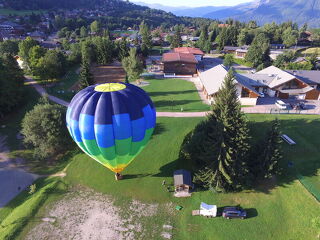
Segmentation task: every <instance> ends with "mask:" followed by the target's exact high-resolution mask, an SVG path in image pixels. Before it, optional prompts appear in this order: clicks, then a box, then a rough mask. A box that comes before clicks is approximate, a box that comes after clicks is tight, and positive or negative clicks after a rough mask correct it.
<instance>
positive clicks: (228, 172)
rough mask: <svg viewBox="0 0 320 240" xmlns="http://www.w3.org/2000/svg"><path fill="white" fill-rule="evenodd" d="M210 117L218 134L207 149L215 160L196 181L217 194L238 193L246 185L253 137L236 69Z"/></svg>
mask: <svg viewBox="0 0 320 240" xmlns="http://www.w3.org/2000/svg"><path fill="white" fill-rule="evenodd" d="M210 118H211V121H210V123H211V124H212V125H214V126H215V127H214V131H208V134H209V135H210V134H211V137H208V142H207V143H206V146H205V148H206V149H207V150H206V151H207V152H208V153H209V154H211V156H212V153H213V155H214V157H213V158H211V160H210V162H211V163H209V164H206V166H205V167H203V168H202V169H201V170H200V171H199V172H198V173H196V177H195V178H196V180H199V181H200V182H202V183H203V184H204V185H205V186H207V187H210V188H212V189H214V190H216V191H232V190H237V189H239V188H241V186H242V185H243V184H245V182H246V176H247V173H248V167H247V154H248V151H249V149H250V146H249V138H250V137H249V130H248V127H247V121H246V119H245V117H244V115H243V113H242V112H241V104H240V102H239V100H238V95H237V89H236V85H235V83H234V74H233V70H232V69H231V70H230V71H229V72H228V75H227V76H226V78H225V80H224V83H223V86H222V87H221V89H220V90H219V92H218V94H217V96H216V98H215V103H214V104H213V106H212V113H211V116H210ZM211 127H212V126H211Z"/></svg>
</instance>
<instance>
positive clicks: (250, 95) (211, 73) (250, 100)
mask: <svg viewBox="0 0 320 240" xmlns="http://www.w3.org/2000/svg"><path fill="white" fill-rule="evenodd" d="M227 74H228V70H227V69H226V68H225V67H224V66H223V65H218V66H216V67H213V68H211V69H209V70H207V71H204V72H201V73H200V74H199V79H200V84H201V86H202V89H203V92H204V94H205V96H206V98H207V100H208V101H209V102H210V103H213V102H214V97H215V96H216V94H217V93H218V92H219V89H220V88H221V86H222V83H223V81H224V79H225V77H226V76H227ZM235 82H236V88H237V94H238V96H239V100H240V102H241V104H242V105H256V103H257V100H258V97H259V96H260V93H259V92H258V91H257V90H256V89H255V87H253V86H252V83H250V81H249V80H247V79H246V78H241V77H240V76H239V75H238V74H236V77H235Z"/></svg>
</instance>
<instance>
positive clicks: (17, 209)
mask: <svg viewBox="0 0 320 240" xmlns="http://www.w3.org/2000/svg"><path fill="white" fill-rule="evenodd" d="M35 184H36V186H37V190H36V192H35V193H34V194H32V195H30V194H28V192H27V190H26V191H23V192H22V193H21V194H19V195H18V196H17V197H16V198H14V199H13V200H12V201H11V202H10V203H9V204H8V205H7V206H6V207H4V208H1V209H0V221H1V225H0V239H16V237H17V236H18V235H19V233H20V232H21V231H22V229H23V228H24V227H25V225H26V224H27V223H28V222H29V221H30V220H31V219H32V217H33V216H34V215H35V214H36V213H37V211H38V210H39V209H40V208H41V206H42V205H43V204H44V203H45V202H46V201H50V200H52V199H55V198H56V197H57V195H59V194H61V191H63V190H65V185H64V184H63V183H62V182H61V181H59V180H58V179H57V178H47V179H43V178H42V179H39V180H37V181H36V182H35Z"/></svg>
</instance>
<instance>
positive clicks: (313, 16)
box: [203, 0, 320, 27]
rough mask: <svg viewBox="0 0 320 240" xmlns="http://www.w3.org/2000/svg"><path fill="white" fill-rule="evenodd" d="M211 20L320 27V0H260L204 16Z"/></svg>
mask: <svg viewBox="0 0 320 240" xmlns="http://www.w3.org/2000/svg"><path fill="white" fill-rule="evenodd" d="M203 17H207V18H211V19H221V20H225V19H227V18H234V19H236V20H239V21H244V22H248V21H250V20H255V21H257V22H258V23H259V24H265V23H268V22H276V23H280V22H285V21H293V22H297V23H298V24H299V25H302V24H304V23H308V25H309V26H310V27H320V0H258V1H255V2H251V3H247V4H242V5H237V6H234V7H230V8H226V9H222V10H218V11H213V12H211V13H207V14H205V15H203Z"/></svg>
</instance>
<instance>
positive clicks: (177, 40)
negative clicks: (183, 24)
mask: <svg viewBox="0 0 320 240" xmlns="http://www.w3.org/2000/svg"><path fill="white" fill-rule="evenodd" d="M181 46H182V39H181V33H180V29H179V28H178V27H177V28H176V31H175V33H174V35H173V38H172V42H171V48H177V47H181Z"/></svg>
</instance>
